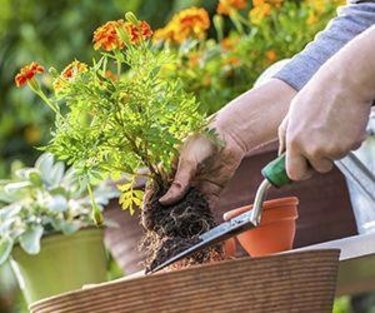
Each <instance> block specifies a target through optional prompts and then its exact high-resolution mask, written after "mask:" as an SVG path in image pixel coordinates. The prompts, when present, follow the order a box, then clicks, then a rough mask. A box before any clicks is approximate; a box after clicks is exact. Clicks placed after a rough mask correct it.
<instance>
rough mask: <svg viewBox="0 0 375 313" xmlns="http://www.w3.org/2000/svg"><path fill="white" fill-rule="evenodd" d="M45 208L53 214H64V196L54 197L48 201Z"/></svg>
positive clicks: (65, 208) (65, 202) (66, 203)
mask: <svg viewBox="0 0 375 313" xmlns="http://www.w3.org/2000/svg"><path fill="white" fill-rule="evenodd" d="M47 207H48V209H50V210H51V211H53V212H59V213H61V212H65V211H66V210H67V209H68V201H67V200H66V198H65V197H64V196H62V195H56V196H53V197H51V198H50V199H49V201H48V203H47Z"/></svg>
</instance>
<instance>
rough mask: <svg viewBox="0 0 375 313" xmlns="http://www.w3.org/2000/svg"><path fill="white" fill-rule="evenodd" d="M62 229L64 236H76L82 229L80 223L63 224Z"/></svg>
mask: <svg viewBox="0 0 375 313" xmlns="http://www.w3.org/2000/svg"><path fill="white" fill-rule="evenodd" d="M60 227H61V231H62V232H63V233H64V235H71V234H74V233H75V232H77V231H78V230H79V229H80V225H79V223H74V222H62V223H61V224H60Z"/></svg>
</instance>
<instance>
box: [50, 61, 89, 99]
mask: <svg viewBox="0 0 375 313" xmlns="http://www.w3.org/2000/svg"><path fill="white" fill-rule="evenodd" d="M87 70H88V67H87V65H86V64H85V63H82V62H79V61H78V60H74V61H73V62H72V63H70V64H69V65H67V66H66V67H65V68H64V70H63V71H62V72H61V74H60V76H59V77H57V78H56V79H55V81H54V82H53V89H54V90H55V91H56V92H60V91H61V90H63V89H64V88H65V87H66V86H67V85H68V83H69V81H70V80H72V79H73V78H74V77H75V76H76V75H78V74H80V73H84V72H87Z"/></svg>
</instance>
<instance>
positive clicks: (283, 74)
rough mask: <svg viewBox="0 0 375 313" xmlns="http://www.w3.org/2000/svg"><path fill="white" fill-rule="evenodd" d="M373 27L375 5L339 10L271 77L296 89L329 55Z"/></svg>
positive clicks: (348, 7)
mask: <svg viewBox="0 0 375 313" xmlns="http://www.w3.org/2000/svg"><path fill="white" fill-rule="evenodd" d="M374 24H375V2H363V3H358V4H352V5H348V6H346V7H343V8H342V9H341V10H340V11H339V14H338V16H337V17H336V18H334V19H333V20H332V21H331V22H330V23H329V24H328V26H327V27H326V29H325V30H324V31H322V32H320V33H319V34H318V35H317V36H316V38H315V40H314V41H313V42H311V43H310V44H308V45H307V46H306V48H305V49H304V50H303V51H301V52H300V53H299V54H297V55H296V56H294V57H293V59H292V60H291V61H290V62H289V63H288V64H287V65H286V66H284V67H283V69H282V70H281V71H279V72H278V73H277V74H276V75H275V78H278V79H280V80H283V81H284V82H286V83H288V84H289V85H291V86H292V87H293V88H295V89H297V90H300V89H301V88H302V87H303V86H304V85H305V84H306V83H307V82H308V81H309V80H310V79H311V77H312V76H313V75H314V74H315V73H316V72H317V71H318V70H319V68H320V67H321V66H322V65H323V64H324V63H325V62H326V61H327V60H328V59H329V58H330V57H331V56H333V55H334V54H335V53H337V52H338V51H339V50H340V49H341V48H342V47H344V46H345V45H346V44H347V43H348V42H350V41H351V40H352V39H353V38H355V37H356V36H357V35H358V34H360V33H362V32H363V31H365V30H366V29H368V28H369V27H371V26H372V25H374Z"/></svg>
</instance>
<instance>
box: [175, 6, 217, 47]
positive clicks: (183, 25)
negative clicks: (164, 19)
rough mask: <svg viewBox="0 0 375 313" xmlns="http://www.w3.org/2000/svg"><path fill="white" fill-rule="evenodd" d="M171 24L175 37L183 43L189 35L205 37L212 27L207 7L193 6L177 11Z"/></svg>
mask: <svg viewBox="0 0 375 313" xmlns="http://www.w3.org/2000/svg"><path fill="white" fill-rule="evenodd" d="M171 24H172V25H171V26H170V27H172V28H173V39H174V40H175V41H176V42H178V43H182V42H184V41H185V40H186V39H187V38H189V37H195V38H198V39H203V38H204V37H205V35H206V30H207V29H208V28H209V27H210V18H209V16H208V13H207V11H206V10H205V9H203V8H197V7H192V8H189V9H186V10H183V11H181V12H179V13H177V14H176V15H175V16H174V17H173V19H172V21H171Z"/></svg>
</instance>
